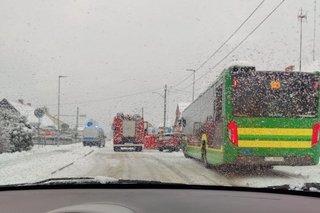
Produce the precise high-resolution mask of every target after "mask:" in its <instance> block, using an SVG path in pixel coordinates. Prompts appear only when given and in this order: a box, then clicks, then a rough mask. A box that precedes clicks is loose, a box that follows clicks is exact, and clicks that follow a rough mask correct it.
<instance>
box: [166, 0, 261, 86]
mask: <svg viewBox="0 0 320 213" xmlns="http://www.w3.org/2000/svg"><path fill="white" fill-rule="evenodd" d="M264 1H265V0H263V1H262V2H261V3H260V4H259V5H258V6H257V7H256V8H255V9H254V11H253V12H252V13H251V14H250V15H249V16H248V17H247V18H246V20H244V22H242V24H241V25H240V26H239V27H238V29H236V31H234V32H233V33H232V35H231V36H230V37H229V38H228V39H227V40H226V41H225V42H224V43H223V44H222V45H221V46H220V47H219V48H218V49H217V50H216V51H215V52H214V53H213V54H212V55H211V56H210V57H209V58H208V59H207V60H206V61H205V62H203V63H202V64H201V65H200V66H199V67H198V68H197V69H196V70H195V72H196V71H198V70H199V69H200V68H201V67H203V66H204V65H205V64H206V63H207V62H208V61H209V60H210V59H211V58H212V57H213V56H214V55H215V54H217V52H218V51H219V50H221V48H222V47H223V46H224V45H225V44H226V43H227V42H228V41H229V40H230V39H231V38H232V37H233V36H234V35H235V34H236V33H237V32H238V31H239V30H240V28H241V27H242V26H243V25H244V24H245V23H246V22H247V21H248V20H249V19H250V17H251V16H252V15H253V14H254V13H255V12H256V11H257V10H258V8H259V7H260V6H261V5H262V4H263V2H264ZM192 75H193V74H191V75H189V76H188V77H187V78H185V79H184V80H182V81H181V82H179V83H178V84H176V85H175V86H173V87H172V88H174V87H177V86H178V85H180V84H182V83H183V82H185V81H186V80H187V79H188V78H190V77H191V76H192Z"/></svg>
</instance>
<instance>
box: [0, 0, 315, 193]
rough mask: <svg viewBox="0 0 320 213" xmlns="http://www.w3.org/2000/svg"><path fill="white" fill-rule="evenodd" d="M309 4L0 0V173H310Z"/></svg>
mask: <svg viewBox="0 0 320 213" xmlns="http://www.w3.org/2000/svg"><path fill="white" fill-rule="evenodd" d="M319 4H320V1H317V2H316V1H311V0H308V1H307V0H306V1H301V0H290V1H283V0H268V1H264V0H260V1H256V0H228V1H217V0H200V1H192V0H162V1H150V0H136V1H130V0H119V1H113V0H109V1H105V0H92V1H91V0H90V1H86V0H56V1H49V0H28V1H24V0H4V1H0V14H1V18H0V31H1V33H0V50H1V51H0V70H1V78H0V88H1V98H0V185H1V186H7V185H10V184H23V183H28V184H32V183H36V184H40V182H39V181H43V180H46V179H50V178H52V179H55V178H62V179H63V178H83V177H93V178H98V179H99V178H101V177H102V179H103V178H106V179H103V180H112V181H114V180H120V179H121V180H143V181H160V182H165V183H181V184H195V185H219V186H242V187H269V186H281V185H290V186H297V187H298V188H299V187H300V186H301V187H302V186H303V185H305V184H313V183H320V178H319V172H317V171H319V169H320V164H319V149H320V142H319V141H320V122H319V107H320V106H319V78H320V77H319V76H320V62H319V59H320V42H319V40H318V39H319V38H320V37H319V35H320V26H319V23H320V21H319V20H318V19H319V18H320V17H319V12H318V11H317V10H318V9H319V8H320V5H319ZM298 14H299V16H298ZM306 17H307V18H308V20H306ZM99 180H101V179H99ZM152 183H154V182H152ZM301 187H300V188H301Z"/></svg>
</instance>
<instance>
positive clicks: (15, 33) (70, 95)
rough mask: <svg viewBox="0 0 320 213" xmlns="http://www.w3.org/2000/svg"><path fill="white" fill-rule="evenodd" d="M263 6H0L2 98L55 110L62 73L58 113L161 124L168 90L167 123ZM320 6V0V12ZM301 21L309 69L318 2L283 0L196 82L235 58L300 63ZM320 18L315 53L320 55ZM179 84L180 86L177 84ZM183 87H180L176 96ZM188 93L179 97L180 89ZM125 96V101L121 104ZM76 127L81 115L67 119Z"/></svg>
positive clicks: (237, 2) (262, 64) (122, 2)
mask: <svg viewBox="0 0 320 213" xmlns="http://www.w3.org/2000/svg"><path fill="white" fill-rule="evenodd" d="M281 1H282V0H266V1H265V2H264V3H263V4H262V5H261V7H260V8H259V9H258V10H257V12H256V13H255V14H254V15H253V16H252V17H251V18H250V19H249V20H248V21H247V23H246V24H245V25H244V26H243V27H242V28H241V29H240V30H239V31H238V32H237V33H236V34H235V36H234V37H233V38H232V39H231V40H230V41H229V42H228V43H227V44H226V45H225V46H224V47H223V48H222V49H221V51H219V52H218V53H217V54H216V55H215V56H214V57H212V58H211V59H210V60H209V61H208V63H206V64H205V65H204V66H203V67H202V68H200V69H199V70H198V71H197V73H196V79H198V78H199V77H200V76H202V75H204V74H205V73H206V72H208V71H209V70H211V69H212V67H214V66H215V65H216V64H217V63H218V62H219V61H220V60H221V59H222V58H224V57H225V56H226V55H227V54H228V53H229V52H230V51H231V50H232V49H233V48H234V47H235V46H237V45H238V44H239V43H240V42H241V41H242V40H243V39H244V38H245V37H246V36H247V35H248V34H249V33H250V32H251V31H252V30H253V29H254V28H255V27H256V26H257V25H258V24H259V23H260V22H261V21H262V20H263V19H264V18H265V17H266V16H267V15H268V14H269V13H270V12H271V11H272V10H273V9H274V8H275V7H276V6H277V5H278V4H279V3H280V2H281ZM261 2H262V0H228V1H218V0H194V1H191V0H190V1H189V0H180V1H178V0H161V1H151V0H114V1H108V0H101V1H92V0H87V1H83V0H72V1H71V0H70V1H68V0H55V1H52V0H48V1H40V0H39V1H38V0H29V1H25V0H1V1H0V32H1V33H0V74H1V78H0V88H1V90H0V91H1V96H0V97H1V98H7V99H9V100H13V101H17V100H18V99H24V101H25V102H30V103H32V105H34V106H47V107H49V109H50V113H51V114H52V115H55V114H57V103H58V94H57V93H58V76H59V75H64V76H68V77H67V78H63V79H61V114H69V115H70V114H76V108H77V107H79V108H80V114H86V115H87V118H86V119H81V120H80V123H81V124H84V123H85V122H86V121H87V120H88V119H89V118H93V119H96V120H97V121H98V122H99V123H100V124H102V126H103V127H104V128H107V129H108V130H109V129H110V125H111V123H112V119H113V116H115V114H116V113H117V112H123V113H125V114H133V113H140V112H141V108H142V107H144V117H145V119H146V120H148V121H150V122H151V123H154V124H155V125H158V124H160V123H161V122H162V121H163V98H162V97H161V96H160V95H158V94H156V93H152V91H154V92H157V93H160V94H162V95H163V92H164V85H165V84H167V85H168V89H170V91H169V94H168V98H169V100H168V112H169V119H173V118H174V111H175V108H176V105H177V103H179V102H189V101H191V98H192V86H191V85H192V77H190V78H188V79H187V80H186V81H184V82H183V83H181V84H179V85H178V86H176V87H174V86H175V85H176V84H178V83H179V82H181V81H182V80H184V79H185V78H186V77H188V76H189V75H191V74H192V73H191V72H187V71H186V69H198V68H199V66H200V65H201V64H202V63H203V62H205V61H206V60H207V59H208V58H209V57H210V56H211V55H212V54H213V53H214V52H215V51H216V50H217V49H218V47H219V46H220V45H221V44H222V43H223V42H224V41H225V40H226V39H227V38H228V37H229V36H230V35H231V34H232V33H233V32H234V31H235V30H236V29H237V28H238V27H239V26H240V25H241V23H242V22H243V21H244V20H245V19H246V18H247V17H248V16H249V15H250V14H251V13H252V11H253V10H254V9H255V8H256V7H257V6H258V5H259V4H260V3H261ZM319 4H320V3H319V2H317V7H318V12H317V14H320V5H319ZM301 7H302V8H303V10H304V13H305V12H306V11H307V15H308V22H307V23H303V52H302V59H303V60H302V62H303V64H302V65H303V66H302V69H303V70H304V68H305V67H306V65H307V64H310V63H312V59H313V55H312V51H313V35H314V33H313V32H314V0H286V1H285V2H284V3H283V4H282V5H281V6H280V7H279V8H278V9H277V10H276V11H275V12H274V13H273V14H272V15H271V16H270V17H269V18H268V19H267V20H266V21H265V22H264V23H263V24H262V25H261V27H259V28H258V29H257V30H256V31H255V32H254V33H253V34H252V35H251V36H250V37H249V38H248V39H247V40H246V41H245V42H244V43H243V44H242V45H241V46H239V48H238V49H237V50H236V51H234V52H233V53H232V54H230V56H229V57H227V58H226V59H225V60H224V61H223V62H222V63H221V64H220V65H218V66H217V67H216V68H214V69H212V70H211V72H209V73H208V74H207V75H206V76H205V77H203V78H201V79H200V80H198V81H197V82H196V95H199V94H200V93H201V92H203V91H204V90H205V89H206V88H207V87H208V86H209V85H210V83H212V82H213V81H214V79H215V77H216V76H217V75H218V74H219V73H220V72H221V71H222V69H223V68H224V67H225V66H226V65H227V64H229V63H230V62H233V61H235V60H245V61H249V62H251V63H252V64H253V65H255V66H256V67H257V69H258V70H284V68H285V67H287V66H289V65H294V66H295V67H296V68H298V67H299V38H300V31H299V30H300V25H299V22H298V20H297V15H298V10H299V9H300V8H301ZM319 23H320V15H317V25H316V26H317V27H316V35H317V40H316V53H317V55H318V58H319V56H320V54H319V53H320V39H319V37H320V25H319ZM172 87H174V88H172ZM178 90H179V91H178ZM181 90H182V91H181ZM135 93H142V94H139V95H132V96H127V95H131V94H135ZM121 96H126V97H122V98H116V97H121ZM61 119H62V120H66V121H68V122H69V123H70V124H71V125H72V124H74V123H75V118H72V119H70V118H63V117H61Z"/></svg>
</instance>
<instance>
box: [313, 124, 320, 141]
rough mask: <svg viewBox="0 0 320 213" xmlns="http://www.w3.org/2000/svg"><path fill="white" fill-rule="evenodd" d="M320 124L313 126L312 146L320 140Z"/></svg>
mask: <svg viewBox="0 0 320 213" xmlns="http://www.w3.org/2000/svg"><path fill="white" fill-rule="evenodd" d="M319 130H320V124H319V123H316V124H315V125H314V126H313V132H312V146H315V145H316V144H317V143H318V142H319V138H320V135H319V134H320V132H319Z"/></svg>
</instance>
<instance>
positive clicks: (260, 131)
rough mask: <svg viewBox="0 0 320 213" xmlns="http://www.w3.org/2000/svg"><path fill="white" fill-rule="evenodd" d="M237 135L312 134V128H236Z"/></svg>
mask: <svg viewBox="0 0 320 213" xmlns="http://www.w3.org/2000/svg"><path fill="white" fill-rule="evenodd" d="M238 134H239V135H291V136H294V135H312V129H285V128H277V129H276V128H238Z"/></svg>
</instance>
